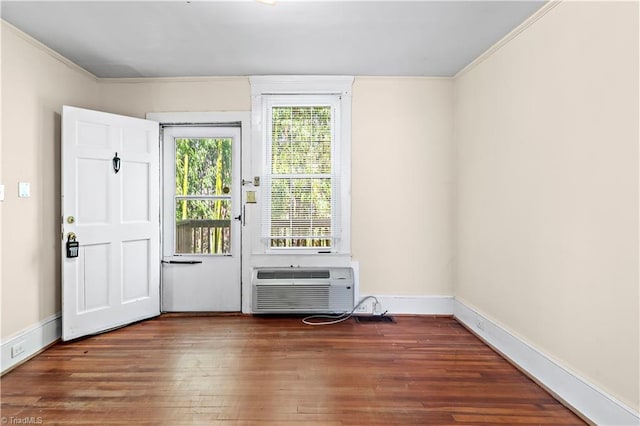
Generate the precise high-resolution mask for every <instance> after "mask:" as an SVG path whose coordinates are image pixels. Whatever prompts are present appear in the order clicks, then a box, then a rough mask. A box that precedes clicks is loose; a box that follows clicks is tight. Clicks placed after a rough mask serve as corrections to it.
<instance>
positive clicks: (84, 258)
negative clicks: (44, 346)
mask: <svg viewBox="0 0 640 426" xmlns="http://www.w3.org/2000/svg"><path fill="white" fill-rule="evenodd" d="M118 159H119V160H118ZM159 161H160V156H159V126H158V123H156V122H153V121H148V120H142V119H137V118H131V117H123V116H119V115H115V114H108V113H103V112H97V111H90V110H85V109H80V108H74V107H68V106H65V107H64V108H63V114H62V219H63V240H64V241H63V247H62V250H63V252H62V263H63V265H62V270H63V273H62V275H63V277H62V284H63V285H62V328H63V330H62V338H63V340H69V339H74V338H77V337H81V336H84V335H89V334H94V333H98V332H101V331H105V330H108V329H111V328H114V327H118V326H122V325H126V324H129V323H131V322H134V321H137V320H141V319H145V318H149V317H153V316H156V315H158V314H159V313H160V276H159V275H160V235H159V233H160V223H159V220H160V200H159V187H160V180H159ZM116 163H119V170H116V169H117V167H116V166H117V164H116ZM73 234H75V236H76V238H77V241H78V243H79V250H78V256H77V257H72V258H70V257H67V249H66V246H67V244H66V243H67V241H68V240H69V239H70V238H69V237H70V236H71V235H73Z"/></svg>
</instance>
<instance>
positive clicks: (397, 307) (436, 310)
mask: <svg viewBox="0 0 640 426" xmlns="http://www.w3.org/2000/svg"><path fill="white" fill-rule="evenodd" d="M366 296H368V295H366V294H363V295H360V299H362V298H363V297H366ZM375 297H376V299H378V301H379V302H380V304H381V305H382V312H384V311H388V313H389V314H411V315H453V296H389V295H382V296H378V295H375Z"/></svg>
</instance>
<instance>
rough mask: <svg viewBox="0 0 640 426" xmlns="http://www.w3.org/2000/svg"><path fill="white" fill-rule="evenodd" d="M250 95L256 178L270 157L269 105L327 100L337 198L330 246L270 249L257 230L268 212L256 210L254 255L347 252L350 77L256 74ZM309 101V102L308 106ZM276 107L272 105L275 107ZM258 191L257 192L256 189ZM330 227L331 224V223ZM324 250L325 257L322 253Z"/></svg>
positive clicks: (263, 170)
mask: <svg viewBox="0 0 640 426" xmlns="http://www.w3.org/2000/svg"><path fill="white" fill-rule="evenodd" d="M250 83H251V91H252V108H251V109H252V133H253V140H254V144H255V145H254V146H255V147H256V150H255V154H254V155H255V156H254V157H253V160H254V163H253V164H254V165H255V166H259V167H255V170H256V172H257V173H259V174H260V176H263V177H266V176H267V175H268V174H270V169H268V167H269V165H270V159H269V157H268V155H269V154H270V152H268V148H269V146H270V145H269V141H268V139H267V138H270V137H271V135H269V130H270V127H271V123H270V121H269V119H270V108H271V107H272V106H273V105H274V103H284V104H287V105H299V103H297V102H304V103H303V104H301V105H302V106H305V105H311V104H312V102H313V100H315V101H316V102H317V101H318V100H320V101H321V102H322V104H327V100H329V99H330V100H331V105H332V107H333V108H334V111H333V117H334V123H332V125H333V126H334V138H335V140H334V158H332V168H334V167H335V169H334V170H332V174H335V175H337V176H338V179H337V186H338V199H337V200H336V202H335V204H334V205H335V206H336V208H337V211H336V213H335V217H336V220H335V225H334V226H335V230H333V233H334V234H336V235H339V238H336V239H333V245H332V247H331V248H323V247H270V239H268V238H265V237H264V236H265V235H266V233H265V232H264V231H263V226H264V223H265V221H264V220H262V215H263V214H265V211H267V210H268V209H266V208H264V206H263V208H260V209H259V211H260V213H259V214H260V215H261V220H259V221H258V224H257V226H258V228H259V229H256V231H257V238H256V239H254V243H253V252H254V253H255V254H259V253H262V254H268V255H275V254H295V255H305V254H306V255H316V254H318V252H322V253H326V254H329V253H331V254H342V255H345V254H346V255H350V254H351V87H352V85H353V77H351V76H327V77H322V76H257V77H250ZM310 102H311V103H310ZM279 105H280V104H278V106H279ZM256 189H258V188H256ZM268 190H269V188H267V185H264V186H261V187H260V193H261V194H262V195H263V196H262V197H260V198H261V199H262V200H263V201H264V200H266V199H267V197H266V195H267V194H266V192H262V191H268ZM332 225H333V224H332ZM327 252H329V253H327Z"/></svg>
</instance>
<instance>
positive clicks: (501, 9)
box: [1, 0, 544, 77]
mask: <svg viewBox="0 0 640 426" xmlns="http://www.w3.org/2000/svg"><path fill="white" fill-rule="evenodd" d="M543 4H544V1H541V0H536V1H523V0H517V1H505V0H502V1H482V0H474V1H409V2H402V1H279V2H278V3H277V4H275V5H266V4H262V3H258V2H256V1H251V0H249V1H191V2H188V1H179V2H178V1H135V2H134V1H118V2H115V1H114V2H109V1H103V2H98V1H66V2H63V1H44V2H34V1H6V0H5V1H2V3H1V12H2V19H4V20H5V21H7V22H9V23H11V24H12V25H14V26H15V27H17V28H19V29H21V30H22V31H24V32H25V33H27V34H29V35H31V36H32V37H34V38H35V39H37V40H39V41H40V42H42V43H43V44H45V45H47V46H49V47H50V48H52V49H53V50H55V51H57V52H59V53H60V54H62V55H63V56H65V57H67V58H69V59H71V60H72V61H73V62H75V63H76V64H78V65H80V66H81V67H83V68H85V69H86V70H88V71H90V72H91V73H93V74H95V75H96V76H97V77H175V76H182V77H184V76H241V75H268V74H274V75H278V74H282V75H287V74H289V75H306V74H326V75H393V76H452V75H454V74H456V73H457V72H458V71H460V70H461V69H462V68H464V67H465V66H466V65H467V64H469V63H470V62H472V61H473V60H474V59H475V58H476V57H478V56H479V55H480V54H481V53H482V52H484V51H485V50H486V49H487V48H489V47H490V46H491V45H493V44H494V43H495V42H496V41H498V40H500V39H501V38H502V37H503V36H504V35H506V34H507V33H509V32H510V31H511V30H512V29H513V28H515V27H516V26H518V25H519V24H520V23H521V22H523V21H524V20H525V19H526V18H527V17H529V16H530V15H532V14H533V13H534V12H535V11H536V10H538V9H539V8H540V7H541V6H542V5H543Z"/></svg>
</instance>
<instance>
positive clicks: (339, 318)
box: [302, 296, 386, 325]
mask: <svg viewBox="0 0 640 426" xmlns="http://www.w3.org/2000/svg"><path fill="white" fill-rule="evenodd" d="M369 299H373V300H375V301H376V303H380V302H379V301H378V299H377V298H376V297H375V296H365V297H363V298H362V299H360V301H359V302H358V304H357V305H356V306H354V307H353V309H352V310H351V312H343V313H341V314H336V315H328V314H325V315H310V316H308V317H305V318H303V319H302V322H303V323H304V324H307V325H333V324H338V323H341V322H343V321H346V320H348V319H349V318H351V317H352V316H353V313H354V312H355V311H356V310H357V309H358V308H359V307H360V305H362V304H363V303H364V302H365V301H366V300H369ZM385 314H386V312H385ZM383 315H384V314H383ZM314 319H325V320H327V319H328V320H329V321H319V322H312V321H311V320H314Z"/></svg>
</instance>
